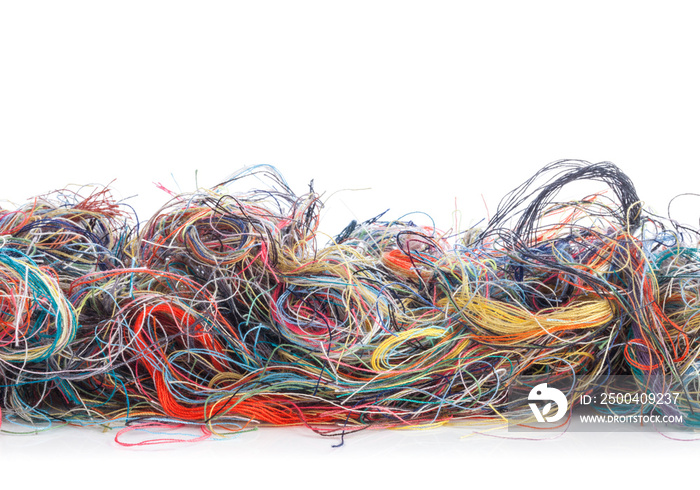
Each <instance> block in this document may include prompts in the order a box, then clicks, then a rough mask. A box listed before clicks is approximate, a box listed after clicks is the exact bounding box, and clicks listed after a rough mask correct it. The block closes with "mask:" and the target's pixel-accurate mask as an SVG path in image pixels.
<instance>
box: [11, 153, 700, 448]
mask: <svg viewBox="0 0 700 490" xmlns="http://www.w3.org/2000/svg"><path fill="white" fill-rule="evenodd" d="M253 176H255V177H256V178H251V177H253ZM261 179H264V180H265V181H266V182H267V184H266V185H265V186H263V188H257V187H258V186H259V185H260V181H261ZM581 180H588V181H594V182H598V183H599V184H600V186H601V187H604V189H602V190H605V191H606V193H601V194H595V195H591V196H584V197H582V198H581V199H580V200H576V201H569V202H557V201H556V197H557V193H558V192H559V191H560V190H562V189H563V188H564V187H565V186H566V185H567V184H570V183H572V182H576V181H581ZM248 183H250V185H251V187H250V188H249V190H245V191H242V192H241V191H238V192H234V191H233V190H232V187H233V186H234V185H235V186H238V187H240V186H241V185H246V184H248ZM253 185H255V188H253V187H252V186H253ZM321 207H322V202H321V200H320V197H319V195H317V194H316V193H315V192H314V191H313V190H311V191H310V192H309V193H307V194H304V195H301V196H297V195H295V194H294V193H293V192H292V190H291V189H290V188H289V186H288V185H287V184H286V183H285V181H284V179H283V178H282V177H281V176H280V175H279V174H278V173H277V172H276V171H275V170H274V169H272V168H271V167H265V166H263V167H254V168H251V169H246V170H243V171H240V172H239V173H237V174H236V175H234V177H232V178H231V179H230V180H228V181H226V182H224V183H222V184H220V185H219V186H216V187H214V188H213V189H210V190H198V191H197V192H195V193H192V194H182V195H177V196H175V197H174V198H173V199H172V200H171V201H170V202H169V203H168V204H167V205H166V206H165V207H163V208H162V209H161V210H160V211H159V212H158V213H157V214H156V215H155V216H153V217H152V218H151V219H150V220H149V221H148V222H146V223H141V224H139V223H137V222H136V220H135V218H134V217H133V216H132V215H131V214H130V213H129V212H128V209H129V208H128V207H126V206H123V205H120V204H119V203H116V202H115V201H114V200H113V199H112V197H111V195H110V193H109V191H108V190H107V189H104V190H102V191H100V192H95V193H92V194H90V195H89V196H87V197H85V196H81V195H79V194H76V193H70V192H68V191H64V192H59V193H54V194H52V195H49V196H44V197H40V198H36V199H34V200H32V201H31V202H29V203H27V204H26V205H24V206H22V207H20V208H18V209H14V210H2V209H0V237H2V238H0V408H1V409H2V413H3V415H4V416H5V419H6V420H11V421H13V422H15V423H17V424H20V425H26V426H30V427H33V428H35V429H40V428H47V427H51V426H55V425H62V424H67V423H69V424H82V425H94V424H100V425H105V426H110V427H111V426H116V427H121V426H125V425H126V426H134V424H136V425H139V424H141V425H144V424H145V425H149V424H150V425H151V426H153V427H157V426H159V424H166V423H172V422H182V423H193V424H200V425H201V426H202V427H203V430H204V431H205V435H211V434H219V435H221V434H227V433H231V432H237V431H242V430H246V429H248V428H251V427H252V425H251V424H269V425H277V426H287V425H304V426H307V427H309V428H311V429H313V430H314V431H316V432H318V433H320V434H323V435H337V434H345V433H349V432H352V431H355V430H360V429H363V428H367V427H415V426H431V425H437V424H443V423H447V422H460V421H468V422H471V421H475V422H478V421H484V420H490V419H500V418H502V417H504V416H507V415H508V413H509V409H510V408H512V407H509V405H508V390H509V388H510V386H511V384H512V381H513V379H515V377H517V376H520V375H536V374H546V375H548V376H552V377H557V376H561V377H571V378H572V379H574V380H576V379H580V377H581V376H586V379H598V378H605V377H609V376H611V375H619V374H625V375H632V376H636V377H637V378H638V379H639V380H640V383H641V384H643V383H644V380H645V379H650V377H651V376H654V375H658V374H663V375H664V376H667V377H669V378H670V379H672V380H673V382H674V383H675V384H674V386H672V387H664V389H671V388H673V389H676V390H680V391H682V392H683V393H684V396H682V397H681V398H680V399H679V400H677V402H676V403H675V404H673V405H667V406H663V407H661V406H660V407H657V408H653V409H654V410H660V411H665V412H669V413H671V412H672V413H682V414H683V415H684V420H685V423H686V424H687V425H688V426H691V427H692V426H694V425H695V424H697V423H698V422H700V419H699V418H698V415H697V413H698V410H699V409H700V405H699V400H698V397H697V392H698V389H697V384H698V379H699V376H700V370H699V369H698V367H699V365H698V361H697V356H698V353H700V351H699V347H700V346H699V345H698V339H699V335H698V330H699V329H700V314H699V313H700V303H699V301H700V300H699V297H698V284H699V280H700V252H699V250H698V248H697V238H698V231H697V230H693V229H690V228H687V227H681V226H678V225H676V224H675V223H673V222H670V221H668V220H666V221H665V220H662V219H660V218H658V217H656V216H654V215H653V214H651V213H649V212H647V211H644V210H643V209H642V205H641V203H640V199H639V197H638V196H637V194H636V191H635V189H634V186H633V184H632V182H631V181H630V180H629V178H628V177H627V176H626V175H624V174H623V173H622V172H621V171H620V170H619V169H618V168H617V167H616V166H614V165H612V164H610V163H597V164H590V163H588V162H582V161H568V160H567V161H560V162H555V163H553V164H550V165H548V166H546V167H545V168H543V169H542V170H541V171H540V172H538V173H537V174H536V175H535V176H533V178H532V179H530V180H528V181H527V182H525V183H524V184H523V185H521V186H520V187H518V188H517V189H515V190H514V191H512V192H510V193H509V194H507V195H506V197H505V198H504V199H503V200H502V201H501V204H500V205H499V207H498V209H497V212H496V213H495V215H494V216H493V218H492V219H491V220H490V221H489V223H488V224H487V225H486V227H485V228H484V229H481V230H475V229H472V230H469V231H467V232H465V233H461V234H457V235H455V236H452V237H447V236H446V235H445V234H444V233H441V232H440V231H438V230H436V229H434V228H433V227H429V226H419V225H417V224H414V223H412V222H407V221H385V220H383V219H382V216H379V217H377V218H374V219H370V220H368V221H365V222H363V223H357V222H354V221H353V222H352V223H350V224H349V225H348V226H347V228H345V229H344V230H343V231H342V232H341V233H339V234H338V235H337V237H335V239H333V240H331V241H330V242H329V243H327V244H325V245H322V246H320V245H319V243H318V242H319V240H318V236H317V228H318V222H319V212H320V209H321ZM579 388H581V389H585V387H579ZM657 388H658V387H657Z"/></svg>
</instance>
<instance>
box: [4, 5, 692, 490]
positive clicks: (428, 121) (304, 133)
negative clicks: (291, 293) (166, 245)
mask: <svg viewBox="0 0 700 490" xmlns="http://www.w3.org/2000/svg"><path fill="white" fill-rule="evenodd" d="M486 3H488V2H484V4H486ZM699 41H700V29H698V12H696V10H695V9H694V8H693V7H692V2H664V3H661V2H658V3H650V2H595V1H588V2H585V3H583V2H582V3H580V4H578V5H574V4H569V3H566V2H490V5H488V6H483V5H482V4H481V3H476V2H475V3H470V2H412V1H403V2H382V1H369V2H364V1H354V2H306V1H302V2H291V1H289V2H267V1H261V2H247V3H236V2H178V1H171V2H152V1H138V2H129V1H121V2H109V3H107V2H73V1H67V2H31V3H29V2H3V3H0V199H9V200H12V201H15V202H21V201H23V200H25V199H27V198H30V197H32V196H34V195H36V194H41V193H45V192H48V191H51V190H53V189H56V188H60V187H64V186H65V185H66V184H70V183H74V184H84V183H92V182H95V183H102V184H107V183H109V182H111V181H112V180H114V179H116V181H115V182H114V184H113V187H114V189H115V191H116V192H117V193H118V195H120V196H122V197H128V196H131V195H133V194H137V195H138V196H137V197H135V198H133V199H131V200H130V201H129V202H130V203H131V204H132V205H133V206H135V207H136V208H137V209H138V211H139V213H140V215H141V218H142V219H144V218H147V217H148V215H149V214H150V213H152V212H154V211H155V210H156V209H157V208H158V206H159V204H160V203H162V202H164V201H165V200H166V198H167V196H166V195H165V194H164V193H163V192H162V191H160V190H158V189H157V188H156V187H155V186H154V184H153V182H159V183H162V184H163V185H165V186H166V187H169V188H171V189H174V190H177V189H178V187H179V188H180V189H182V190H193V189H194V188H195V171H198V181H199V184H200V185H204V186H207V185H213V184H214V183H216V182H217V181H219V180H222V179H223V178H225V177H226V176H227V175H229V174H230V173H232V172H233V171H235V170H236V169H238V168H240V167H242V166H244V165H253V164H259V163H266V164H272V165H275V166H276V167H277V168H279V169H280V170H281V171H282V172H283V173H284V175H285V176H286V177H287V179H288V181H289V182H290V184H291V185H292V187H293V188H294V189H295V190H296V191H297V192H299V193H303V192H305V191H306V189H307V184H308V182H309V181H310V180H311V179H314V181H315V187H316V189H317V190H318V191H322V192H326V194H325V195H326V197H327V198H328V201H327V206H326V209H325V210H324V215H323V220H324V221H323V224H322V228H323V229H324V230H326V231H328V232H329V233H337V232H338V231H339V230H340V228H342V227H343V226H344V225H345V224H346V223H347V221H349V220H350V219H353V218H357V219H360V220H362V219H366V218H369V217H372V216H374V215H375V214H377V213H379V212H381V211H384V210H385V209H387V208H391V211H390V215H391V217H398V216H400V215H402V214H403V213H406V212H410V211H416V210H420V211H426V212H428V213H430V214H431V215H432V216H433V217H434V219H435V220H436V222H437V224H438V226H440V227H442V228H449V227H451V226H452V224H453V220H454V215H453V211H454V210H455V206H456V207H457V208H458V209H459V210H460V211H461V213H462V228H464V227H466V226H468V225H470V224H473V223H475V222H476V221H478V220H479V219H481V218H482V217H484V216H485V215H486V214H488V212H489V211H487V210H490V211H491V212H492V211H493V210H494V209H495V206H496V205H497V203H498V200H499V199H500V197H501V196H502V195H503V194H504V193H505V192H507V191H508V190H510V189H512V188H513V187H515V186H516V185H518V184H519V183H520V182H522V181H523V180H525V179H526V178H528V177H529V176H530V175H532V174H533V173H534V172H535V171H537V170H538V169H539V168H540V167H541V166H542V165H544V164H546V163H548V162H551V161H553V160H557V159H561V158H579V159H585V160H589V161H602V160H609V161H612V162H614V163H616V164H617V165H618V166H620V167H621V168H622V169H623V170H624V171H625V172H627V173H628V174H629V175H630V177H631V178H632V179H633V180H634V182H635V183H636V185H637V190H638V192H639V195H640V197H641V198H642V199H643V200H644V201H645V202H646V203H647V205H648V206H650V207H652V208H655V209H657V210H660V211H664V210H665V206H666V204H667V202H668V200H669V199H670V198H671V197H672V196H674V195H676V194H678V193H681V192H697V191H700V188H699V184H698V179H697V177H698V175H699V174H700V170H699V169H698V168H699V167H698V166H699V164H700V144H699V141H698V134H699V131H698V130H699V129H700V73H699V72H698V54H699V53H698V51H699V48H700V43H699ZM367 188H370V189H369V190H353V191H351V190H347V191H343V192H339V193H336V194H334V195H332V196H331V194H333V193H334V192H335V191H339V190H343V189H367ZM678 203H679V204H678V205H679V208H682V209H683V213H684V215H683V217H684V219H685V220H686V221H690V222H692V223H695V224H696V225H697V223H698V221H697V220H698V216H700V209H698V200H697V199H686V200H683V201H679V202H678ZM5 206H8V205H7V204H5ZM678 212H680V209H679V210H678ZM466 433H467V432H465V431H464V430H444V429H441V430H439V431H430V432H426V433H404V432H402V433H395V432H390V433H387V432H384V433H382V432H366V433H363V434H361V435H358V436H356V437H354V438H352V437H351V438H349V439H348V440H347V441H346V446H345V447H344V448H341V449H335V450H334V449H331V448H330V446H331V444H333V443H335V442H337V441H329V440H326V439H323V438H320V437H318V436H315V435H313V434H311V433H308V432H306V431H297V430H287V431H274V430H273V431H265V432H262V433H260V432H259V433H256V434H249V435H244V436H242V437H240V438H238V439H236V440H234V441H228V442H222V443H204V444H200V445H196V446H189V447H167V448H156V449H150V450H148V451H144V450H138V451H130V450H124V449H119V448H116V447H115V445H114V443H113V442H112V435H110V434H99V433H95V432H94V431H81V430H78V429H76V430H72V431H61V432H56V433H54V434H47V435H43V436H40V437H24V438H16V437H8V436H2V437H0V460H1V461H3V462H5V461H10V460H12V462H13V463H12V466H5V465H4V464H3V467H4V468H5V470H4V472H3V476H2V479H3V480H4V481H7V480H8V478H9V481H12V480H13V479H15V481H24V482H28V481H34V480H36V479H39V478H51V479H54V480H65V481H66V482H70V483H71V484H73V485H75V484H80V482H81V480H85V482H86V483H89V484H95V485H98V484H99V485H103V484H106V485H107V486H110V485H115V484H117V483H118V484H119V485H132V484H138V483H139V482H144V481H146V480H149V481H151V482H156V479H159V480H160V482H159V483H158V485H161V484H163V481H167V480H170V479H175V480H178V481H180V482H191V483H192V484H191V488H194V485H195V484H196V485H200V484H202V483H203V481H204V480H207V479H215V480H216V481H218V482H220V483H223V484H226V485H227V486H231V487H232V486H234V485H243V484H246V482H247V480H246V479H247V478H253V479H254V481H257V482H272V480H274V479H277V478H283V479H284V481H285V482H286V483H294V482H297V483H299V484H301V485H303V486H309V485H312V486H314V485H319V484H320V485H323V486H333V487H336V486H338V485H340V486H345V485H349V484H351V483H352V484H353V486H357V485H363V486H372V487H373V486H375V484H376V481H377V479H382V480H384V481H385V482H386V483H387V484H396V483H398V482H400V481H405V480H409V481H418V480H420V481H424V482H425V483H426V484H431V485H436V484H438V483H440V482H443V481H444V480H448V481H450V482H451V483H452V484H453V485H458V486H459V487H460V488H462V487H464V488H467V487H471V486H474V485H476V484H484V485H498V486H500V485H501V484H502V483H504V481H505V480H506V479H508V480H510V479H512V480H513V481H514V482H516V483H517V484H518V485H526V486H527V485H538V486H540V485H552V484H567V485H568V484H569V483H570V482H577V481H578V482H586V484H587V486H590V487H591V488H596V487H598V486H600V485H602V484H603V483H605V482H606V481H610V480H609V479H610V478H624V480H625V481H627V482H629V481H630V480H634V479H638V478H643V479H644V480H646V481H648V480H649V479H653V478H659V479H660V480H661V481H662V482H664V481H665V484H667V485H668V484H673V485H677V484H681V481H679V480H678V479H677V478H678V477H679V475H681V476H682V475H683V474H684V472H685V474H686V475H690V474H691V473H690V468H691V466H690V464H689V462H690V461H693V462H694V461H696V456H697V455H700V445H698V444H700V443H680V442H673V441H669V440H667V439H665V438H664V437H662V436H660V435H657V434H602V435H601V434H598V435H595V434H594V435H590V434H586V435H582V434H566V435H565V436H563V437H561V438H559V439H557V440H556V441H543V442H524V441H508V440H501V439H494V438H490V437H484V436H473V437H468V438H464V439H461V436H463V435H465V434H466ZM506 435H507V434H506ZM166 463H177V470H176V471H175V470H172V469H167V468H169V466H166ZM670 474H674V475H676V477H675V478H674V480H673V481H671V480H668V479H667V477H668V475H670ZM116 475H120V476H118V477H117V476H116ZM19 478H21V480H19ZM693 481H694V480H693ZM154 484H155V483H154ZM514 484H515V483H514ZM270 488H271V487H270Z"/></svg>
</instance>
